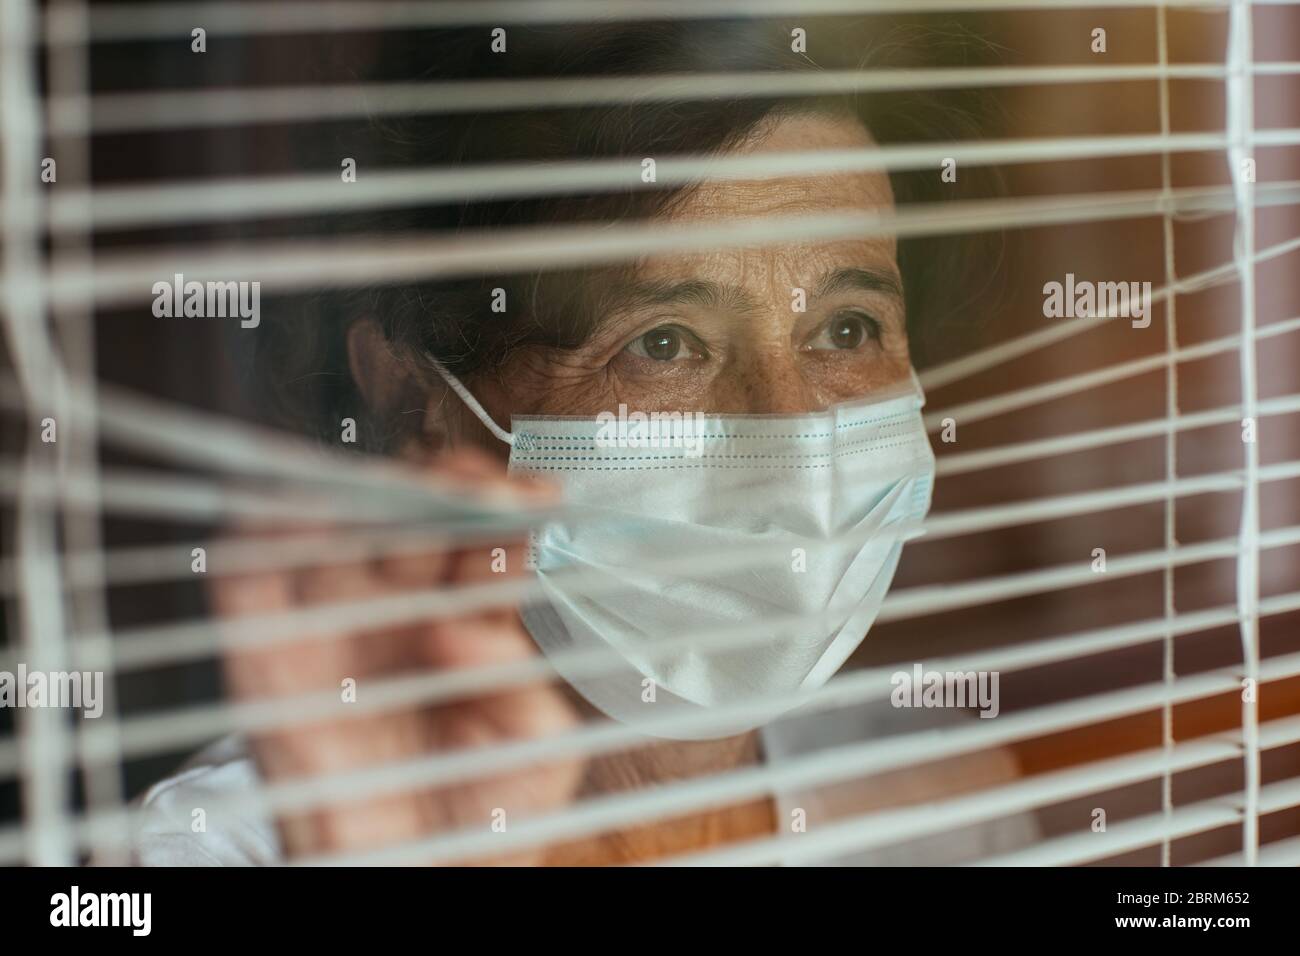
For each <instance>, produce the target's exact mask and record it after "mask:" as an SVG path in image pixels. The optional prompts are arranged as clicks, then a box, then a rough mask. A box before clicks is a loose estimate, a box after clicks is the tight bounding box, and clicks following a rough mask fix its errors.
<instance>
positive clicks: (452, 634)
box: [212, 451, 582, 864]
mask: <svg viewBox="0 0 1300 956" xmlns="http://www.w3.org/2000/svg"><path fill="white" fill-rule="evenodd" d="M431 470H433V471H436V472H437V473H438V475H439V476H440V477H445V478H451V479H453V480H461V481H463V482H464V483H465V484H466V486H467V488H472V489H482V488H484V486H486V485H492V484H497V485H500V486H502V487H505V488H509V489H512V490H517V491H518V492H519V493H521V494H524V495H528V496H532V497H534V498H536V497H537V496H539V495H540V496H544V497H549V496H550V492H549V491H547V490H545V489H539V488H538V487H537V486H536V485H532V484H529V483H523V482H518V481H511V480H508V479H507V478H505V476H504V475H503V474H502V472H501V467H500V465H499V464H497V463H496V462H494V461H492V460H491V459H489V458H488V457H487V456H486V455H484V454H481V453H476V452H469V451H460V452H456V453H454V454H453V455H450V456H448V457H447V458H445V459H443V460H440V461H438V462H436V463H435V464H434V465H432V466H431ZM286 530H287V529H284V528H279V529H276V530H275V531H274V532H270V531H268V530H267V529H260V530H257V529H255V530H254V531H253V532H252V533H254V534H260V535H266V534H283V533H285V532H286ZM317 530H321V529H317ZM301 531H302V529H301V528H299V529H298V532H299V533H301ZM334 533H335V534H337V535H338V536H339V539H340V540H342V539H343V538H344V537H345V535H346V531H339V530H337V529H335V531H334ZM493 547H502V548H505V551H506V554H505V560H506V569H507V571H506V573H507V574H518V573H519V572H520V570H521V569H522V567H523V542H522V541H515V542H513V543H511V542H495V543H494V544H485V545H480V546H476V547H472V548H465V547H457V546H455V545H454V544H453V545H450V546H448V547H439V546H438V545H436V544H431V546H430V549H429V550H428V551H427V552H423V553H419V554H412V553H410V551H409V549H408V551H406V552H404V553H402V554H400V555H392V556H389V557H386V558H378V559H376V560H369V561H361V562H352V563H346V562H337V563H331V562H330V561H329V554H328V548H327V546H326V547H323V549H322V554H321V557H320V562H319V563H318V564H315V565H312V566H309V567H301V568H294V569H291V570H286V571H276V572H258V573H251V574H245V575H240V576H230V577H222V578H218V579H217V581H216V584H215V585H214V587H213V589H212V597H213V603H214V607H215V610H216V612H217V613H218V614H219V615H220V616H221V617H222V618H223V619H225V620H226V621H227V622H228V623H229V625H230V626H231V628H232V630H233V631H234V632H235V633H237V632H238V623H239V619H240V618H241V617H246V616H250V615H266V614H276V613H281V612H285V611H289V610H291V609H293V608H298V607H305V606H314V605H328V604H331V603H336V602H351V601H361V600H368V599H376V598H382V597H384V596H386V595H394V594H398V593H400V592H403V591H411V590H428V589H434V588H454V587H456V586H458V585H467V584H474V583H480V582H485V581H490V580H501V579H502V578H504V577H505V574H499V573H494V571H493V554H492V551H493ZM497 558H498V559H499V558H500V552H498V554H497ZM497 567H498V568H499V567H500V563H499V560H498V563H497ZM535 653H536V648H535V646H534V645H533V642H532V640H531V639H530V638H529V636H528V634H527V633H526V632H525V631H524V629H523V626H522V625H521V624H520V622H519V619H518V616H517V615H516V613H515V609H514V608H513V607H495V608H489V609H486V610H483V611H479V612H476V613H472V614H467V615H465V616H463V617H456V618H441V619H435V620H424V621H418V622H413V623H411V624H409V625H402V626H396V627H390V628H384V629H380V630H360V631H356V632H348V633H326V632H319V633H312V634H304V635H302V637H301V638H300V639H295V640H292V641H289V642H279V643H276V644H274V645H268V646H267V647H266V648H264V649H260V648H259V649H253V650H241V651H239V652H237V653H232V654H231V655H228V657H227V659H226V661H225V664H226V667H225V670H226V676H227V683H228V685H229V689H230V692H231V694H232V696H234V697H235V698H237V699H243V700H259V701H265V700H270V699H276V698H289V697H295V696H299V695H306V694H312V693H320V692H323V691H330V690H333V691H334V692H336V693H338V694H339V695H340V708H341V709H342V708H345V707H347V706H349V705H348V704H345V703H343V702H342V700H343V687H344V686H345V685H344V681H345V680H346V679H348V678H352V679H353V680H354V681H355V682H356V683H355V687H356V694H357V699H359V700H361V699H364V696H365V694H366V693H367V685H373V684H374V683H376V682H378V681H380V680H382V679H384V678H389V677H395V676H398V675H410V674H414V673H418V672H428V671H432V670H442V669H454V668H464V667H475V666H482V665H489V664H502V663H506V662H509V661H516V660H519V659H521V658H526V657H528V656H530V655H532V654H535ZM287 717H288V718H289V719H292V718H293V714H292V713H291V712H290V713H289V714H287ZM577 721H578V717H577V714H576V712H575V711H574V709H573V708H572V706H571V705H570V703H569V702H568V700H567V698H566V697H565V696H564V694H563V692H562V691H561V689H560V685H558V684H555V683H543V684H535V685H531V686H521V687H512V688H508V689H506V690H504V691H502V692H500V693H497V694H493V695H492V696H487V697H472V698H459V699H456V700H451V701H449V702H447V703H444V704H441V705H437V706H432V707H422V708H418V709H407V710H395V711H383V712H376V713H374V714H363V715H360V716H355V717H352V716H343V717H340V718H338V719H330V720H327V721H322V720H315V721H314V722H310V723H308V722H300V723H289V724H285V725H282V726H280V725H278V726H277V727H276V728H275V729H273V730H267V731H260V732H257V733H255V734H254V735H252V739H251V742H252V748H253V752H254V755H255V757H256V760H257V762H258V765H259V768H260V770H261V772H262V774H263V776H264V777H265V778H266V779H267V780H268V781H281V780H290V779H292V780H301V779H305V778H311V777H316V776H320V775H327V776H333V775H338V774H347V773H348V772H350V771H359V770H364V769H365V768H370V767H379V766H381V765H386V764H397V763H402V762H406V761H411V760H415V759H418V758H421V757H426V756H429V755H433V754H437V753H446V752H451V751H456V750H459V749H461V748H466V747H473V748H481V747H484V746H490V745H492V744H494V743H506V742H510V741H520V740H525V739H528V738H535V737H541V736H545V735H549V734H555V733H560V732H563V731H564V730H565V729H567V728H570V727H572V726H574V725H575V724H576V723H577ZM581 775H582V765H581V763H579V762H575V761H566V762H562V763H549V764H545V765H540V766H528V767H521V768H519V769H518V770H513V771H509V772H505V773H502V774H498V775H496V776H491V777H483V778H476V779H472V780H468V779H467V780H463V781H461V782H457V783H455V784H452V785H449V786H445V787H442V788H437V789H427V790H420V791H404V792H400V793H395V792H390V791H385V792H382V793H375V794H373V795H363V796H360V797H357V798H355V799H350V800H348V801H347V802H339V803H331V804H329V805H328V806H313V807H311V808H309V809H306V810H303V811H298V812H295V813H292V814H290V815H287V816H282V817H281V818H280V821H279V824H280V833H281V838H282V841H283V844H284V849H285V852H286V854H288V855H290V856H302V855H315V854H320V853H329V852H344V851H349V850H356V851H360V850H372V849H378V848H381V847H386V846H390V845H401V844H406V843H410V842H411V841H414V840H417V839H419V838H422V837H427V836H430V835H433V834H436V833H437V832H439V831H449V830H458V829H461V828H470V829H474V828H481V829H482V832H483V833H485V834H488V833H492V832H494V830H493V828H492V824H493V822H494V814H495V818H497V819H499V818H500V812H502V811H503V812H504V814H505V817H504V819H505V821H506V825H507V827H508V826H509V822H510V821H513V820H516V819H520V818H523V817H526V816H528V815H530V814H534V813H538V812H545V811H546V810H548V809H550V808H554V807H558V806H560V805H562V804H564V803H566V802H567V801H569V800H570V799H571V798H572V796H573V794H574V792H575V790H576V788H577V786H578V783H579V781H580V779H581ZM506 832H509V831H508V829H507V830H506ZM540 856H541V851H523V852H515V853H512V854H503V855H501V856H495V855H493V856H492V857H491V858H490V859H489V858H487V857H484V858H479V859H476V860H474V861H458V862H492V863H509V864H529V863H536V862H538V861H539V858H540Z"/></svg>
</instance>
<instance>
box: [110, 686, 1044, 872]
mask: <svg viewBox="0 0 1300 956" xmlns="http://www.w3.org/2000/svg"><path fill="white" fill-rule="evenodd" d="M964 719H965V715H964V714H961V713H957V712H954V711H951V710H928V711H917V710H908V711H901V710H896V709H895V708H893V707H892V706H891V705H890V703H889V701H888V700H877V701H872V702H869V703H864V704H859V705H856V706H853V707H846V708H838V709H834V710H828V711H823V712H817V713H810V714H806V715H799V714H795V715H791V716H786V717H783V718H781V719H779V720H777V721H774V722H773V723H771V724H769V725H768V726H766V727H764V728H763V729H762V731H761V734H762V743H763V753H764V759H765V760H767V761H768V762H769V763H770V764H778V763H780V762H782V761H785V760H789V759H790V758H792V757H796V756H799V755H807V754H810V753H814V752H816V751H818V750H821V749H824V748H828V747H836V746H845V745H847V744H852V743H860V742H864V741H868V740H872V739H876V738H880V737H884V736H888V735H891V734H896V733H901V732H910V731H916V730H919V729H931V728H932V727H941V726H943V725H945V724H952V723H954V722H961V721H963V720H964ZM994 753H995V754H1000V755H1001V756H1000V757H999V758H998V759H999V760H1001V761H1003V763H1004V765H1006V755H1005V753H1004V752H999V751H995V752H994ZM977 759H978V758H977ZM995 762H996V761H995ZM959 772H960V771H959ZM909 773H910V774H911V776H910V777H908V778H905V779H906V781H907V783H906V784H904V786H903V787H902V788H900V789H902V790H903V791H907V790H913V791H915V789H916V787H915V784H917V783H918V782H920V783H922V787H921V789H922V790H926V789H928V788H927V786H926V784H932V783H935V782H936V777H935V775H934V774H933V773H929V774H925V773H918V772H916V771H909ZM879 783H880V786H890V785H891V784H890V782H889V780H888V779H887V780H881V781H880V782H879ZM893 785H894V786H897V781H896V780H895V782H894V784H893ZM261 786H262V780H261V778H260V776H259V774H258V770H257V766H256V764H255V763H254V761H253V758H252V756H251V754H250V753H249V751H248V748H247V745H246V743H245V742H244V740H242V739H241V738H239V737H227V738H224V739H222V740H219V741H217V742H216V743H215V744H212V745H211V746H209V747H207V748H205V749H204V750H202V751H200V752H199V753H197V754H195V755H194V756H193V757H192V758H190V759H189V760H188V761H187V762H186V763H185V764H184V765H183V766H182V767H181V769H180V770H179V771H177V773H176V774H175V775H173V776H171V777H168V778H167V779H165V780H163V781H161V782H159V783H157V784H155V785H154V786H152V787H150V788H149V789H148V790H147V791H146V792H145V793H144V795H143V796H142V797H141V798H140V800H139V801H138V803H139V805H140V806H141V808H142V809H143V811H144V812H143V813H142V815H141V816H142V821H141V823H140V824H139V825H138V826H137V828H136V830H135V832H134V833H133V836H132V841H131V854H132V859H133V861H134V862H136V863H138V864H140V865H143V866H264V865H273V864H276V863H279V862H281V860H282V858H283V854H282V850H281V847H280V843H279V839H278V835H277V831H276V828H275V825H274V822H273V820H272V818H271V816H270V814H269V813H267V812H266V811H265V810H264V809H261V808H259V807H257V806H256V804H255V802H254V805H253V806H251V807H247V808H245V809H241V810H239V811H238V812H229V811H225V810H221V809H220V805H221V803H222V802H223V801H224V800H226V799H228V798H229V797H230V796H233V795H235V794H241V793H246V794H253V795H254V800H255V796H256V794H258V793H260V792H261ZM952 789H953V788H948V789H947V791H946V793H947V794H949V795H950V794H951V792H952ZM880 795H881V794H880V792H879V791H877V792H876V793H875V794H874V795H873V794H872V787H871V782H870V781H866V782H861V781H858V782H854V783H852V784H840V785H835V786H831V787H822V788H817V789H812V790H803V791H787V792H778V793H777V795H776V806H777V814H778V817H777V821H778V831H779V832H781V833H783V834H785V835H786V836H787V837H789V838H790V839H791V840H797V839H799V833H796V832H795V828H794V827H793V826H792V820H793V819H794V818H795V814H796V811H802V815H803V820H804V822H805V824H806V826H805V827H804V829H803V831H802V832H806V833H815V832H816V830H817V827H818V826H819V825H820V824H823V823H827V822H830V821H832V820H835V819H837V818H843V817H845V816H848V815H851V814H852V813H853V812H855V810H856V811H857V812H861V809H862V806H861V804H862V803H863V801H862V799H860V798H863V797H866V798H867V800H866V802H867V803H868V804H874V805H877V806H878V805H879V797H880ZM196 808H204V812H205V821H204V822H205V827H206V829H205V830H204V832H199V833H195V832H192V829H191V821H192V819H193V812H194V810H195V809H196ZM207 808H211V812H209V810H208V809H207ZM218 811H219V812H218ZM1038 837H1039V830H1038V826H1037V824H1036V821H1035V819H1034V817H1033V815H1032V814H1018V815H1015V816H1011V817H1006V818H1002V819H998V820H992V821H988V822H986V823H980V824H975V825H971V826H966V827H963V828H961V829H958V830H950V831H946V832H943V833H940V834H935V835H931V836H928V837H924V838H922V839H913V840H909V841H906V842H903V843H898V844H894V845H890V846H883V847H876V848H872V849H869V850H860V851H856V852H854V851H850V852H848V853H846V854H844V855H842V856H839V857H837V858H835V859H831V860H820V861H818V862H820V863H822V864H823V865H827V864H829V865H840V866H891V865H940V864H958V863H964V862H970V861H974V860H977V859H980V858H982V857H985V856H990V855H993V854H996V853H1004V852H1007V851H1010V850H1012V849H1016V848H1019V847H1023V846H1026V845H1028V844H1030V843H1033V842H1034V841H1035V840H1037V839H1038ZM791 845H792V847H793V846H794V844H791ZM800 862H802V861H800Z"/></svg>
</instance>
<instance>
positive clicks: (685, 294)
mask: <svg viewBox="0 0 1300 956" xmlns="http://www.w3.org/2000/svg"><path fill="white" fill-rule="evenodd" d="M853 290H860V291H862V290H865V291H867V292H884V293H886V294H888V295H892V296H894V297H896V298H898V299H901V298H903V287H902V285H901V283H900V282H899V280H898V276H897V275H895V274H894V273H892V272H888V271H880V270H876V269H863V268H843V269H836V270H834V271H833V272H828V273H826V274H825V275H823V276H822V277H821V278H820V279H819V280H818V281H817V285H816V287H815V288H814V290H813V296H814V298H825V297H827V296H831V295H834V294H835V293H837V292H847V291H853ZM605 305H606V310H607V311H609V312H634V311H636V310H638V309H642V308H648V307H652V306H656V305H697V306H700V307H702V308H706V309H716V310H719V311H727V312H734V313H738V314H745V313H748V312H757V311H760V310H761V308H762V306H761V305H760V304H759V303H758V302H756V301H755V300H754V298H753V297H752V296H751V295H750V294H749V293H748V292H747V291H746V290H744V289H742V288H741V287H740V286H737V285H728V284H726V283H721V282H713V281H711V280H708V279H686V280H683V281H680V282H672V281H669V280H664V279H652V280H648V281H642V282H622V283H618V284H616V285H614V286H613V287H612V288H611V289H609V291H608V293H607V295H606V300H605Z"/></svg>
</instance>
